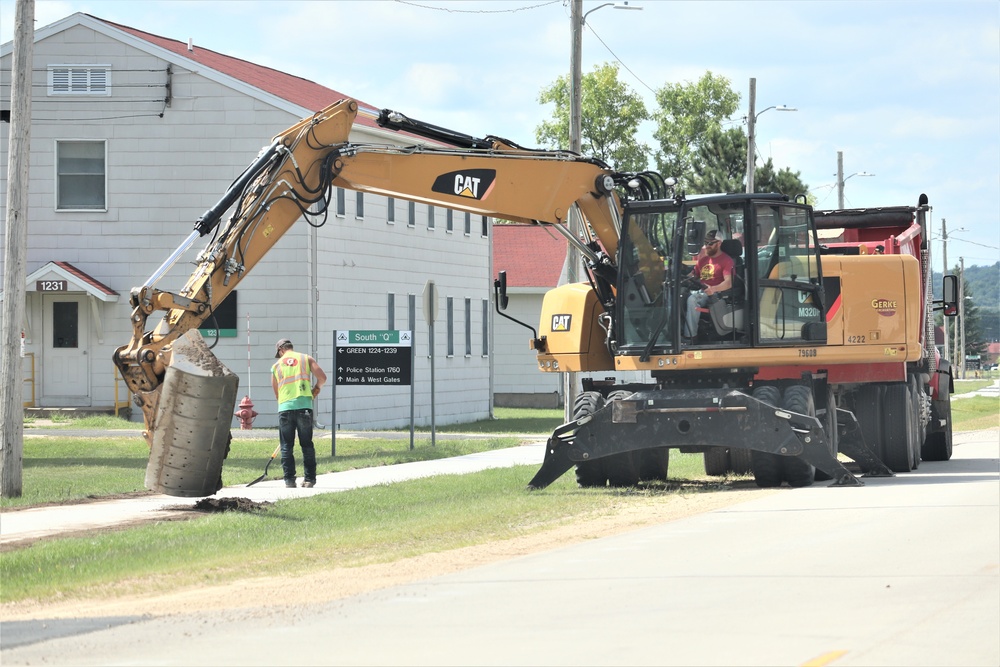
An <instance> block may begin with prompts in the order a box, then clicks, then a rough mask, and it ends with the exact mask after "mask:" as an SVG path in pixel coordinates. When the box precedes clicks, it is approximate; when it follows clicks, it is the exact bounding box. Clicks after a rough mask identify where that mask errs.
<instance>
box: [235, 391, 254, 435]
mask: <svg viewBox="0 0 1000 667" xmlns="http://www.w3.org/2000/svg"><path fill="white" fill-rule="evenodd" d="M233 416H234V417H237V418H238V419H239V420H240V430H241V431H249V430H250V429H252V428H253V420H254V417H256V416H257V412H256V411H254V409H253V401H251V400H250V397H249V396H244V397H243V400H242V401H240V409H239V410H237V411H236V412H234V413H233Z"/></svg>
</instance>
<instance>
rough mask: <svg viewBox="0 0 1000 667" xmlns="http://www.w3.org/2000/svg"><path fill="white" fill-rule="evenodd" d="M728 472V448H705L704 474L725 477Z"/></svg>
mask: <svg viewBox="0 0 1000 667" xmlns="http://www.w3.org/2000/svg"><path fill="white" fill-rule="evenodd" d="M728 472H729V450H728V449H726V448H725V447H709V448H708V449H706V450H705V474H706V475H710V476H712V477H725V476H726V473H728Z"/></svg>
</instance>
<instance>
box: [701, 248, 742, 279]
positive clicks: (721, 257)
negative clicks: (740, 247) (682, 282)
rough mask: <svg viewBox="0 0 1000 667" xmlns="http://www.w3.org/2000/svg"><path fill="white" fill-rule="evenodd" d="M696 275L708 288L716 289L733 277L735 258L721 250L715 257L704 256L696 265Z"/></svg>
mask: <svg viewBox="0 0 1000 667" xmlns="http://www.w3.org/2000/svg"><path fill="white" fill-rule="evenodd" d="M694 275H695V276H697V277H698V280H700V281H701V282H702V283H704V284H705V286H706V287H714V286H715V285H718V284H720V283H721V282H722V281H723V280H725V279H726V276H731V275H733V258H732V257H730V256H729V255H727V254H726V253H724V252H722V251H721V250H720V251H719V252H717V253H716V254H715V257H709V256H708V255H702V256H701V257H699V258H698V263H697V264H695V265H694Z"/></svg>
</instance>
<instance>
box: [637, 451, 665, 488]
mask: <svg viewBox="0 0 1000 667" xmlns="http://www.w3.org/2000/svg"><path fill="white" fill-rule="evenodd" d="M636 455H637V456H638V457H639V481H640V482H665V481H667V474H668V472H669V470H670V449H669V448H667V447H657V448H656V449H642V450H640V451H638V452H636Z"/></svg>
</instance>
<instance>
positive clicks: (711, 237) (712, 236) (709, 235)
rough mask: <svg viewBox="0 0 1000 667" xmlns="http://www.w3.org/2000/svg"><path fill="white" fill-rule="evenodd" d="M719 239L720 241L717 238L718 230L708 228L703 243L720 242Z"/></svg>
mask: <svg viewBox="0 0 1000 667" xmlns="http://www.w3.org/2000/svg"><path fill="white" fill-rule="evenodd" d="M721 241H722V239H721V238H719V232H718V230H716V229H710V230H708V232H706V233H705V245H708V244H709V243H717V242H721Z"/></svg>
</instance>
